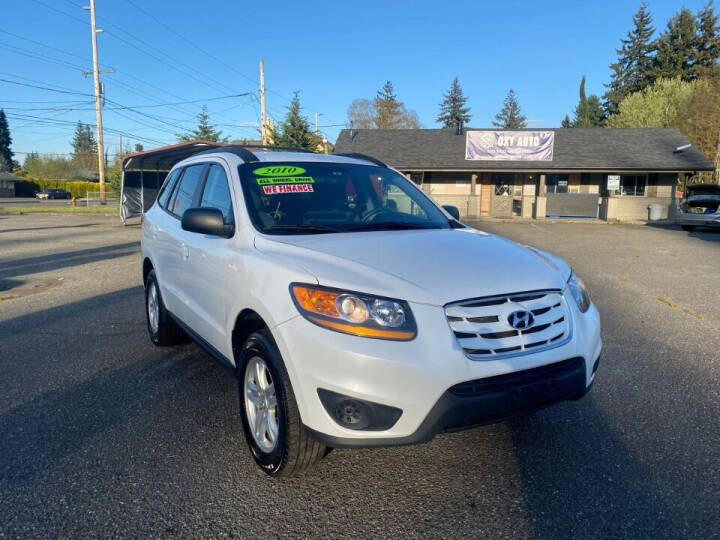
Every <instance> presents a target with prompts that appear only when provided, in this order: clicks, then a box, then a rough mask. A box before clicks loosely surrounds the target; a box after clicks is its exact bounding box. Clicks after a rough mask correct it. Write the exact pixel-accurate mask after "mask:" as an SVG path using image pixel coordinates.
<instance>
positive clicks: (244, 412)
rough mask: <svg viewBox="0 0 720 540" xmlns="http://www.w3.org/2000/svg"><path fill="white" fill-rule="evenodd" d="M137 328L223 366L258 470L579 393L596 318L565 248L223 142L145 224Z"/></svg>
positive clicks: (189, 163) (395, 184)
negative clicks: (141, 320) (501, 232)
mask: <svg viewBox="0 0 720 540" xmlns="http://www.w3.org/2000/svg"><path fill="white" fill-rule="evenodd" d="M142 274H143V283H144V284H145V298H146V310H145V312H146V316H147V326H148V331H149V334H150V338H151V340H152V341H153V343H155V344H156V345H159V346H166V345H171V344H174V343H178V342H179V341H181V340H182V339H183V338H184V337H185V336H190V337H191V338H192V339H193V340H194V341H196V342H197V343H198V344H199V345H200V346H202V347H203V348H204V349H205V350H207V351H208V352H209V353H210V354H211V355H212V356H214V357H215V358H216V359H218V360H219V361H221V362H222V363H224V364H226V365H227V366H229V367H230V368H231V369H233V370H234V373H235V374H236V377H237V382H238V388H239V397H240V399H239V401H240V416H241V419H242V426H243V431H244V434H245V438H246V441H247V444H248V447H249V449H250V451H251V453H252V455H253V457H254V459H255V461H256V462H257V464H258V465H259V466H260V467H261V468H262V469H263V470H265V471H266V472H267V473H269V474H271V475H275V476H289V475H294V474H297V473H300V472H302V471H303V470H305V469H307V468H308V467H310V466H311V465H313V464H314V463H316V462H317V461H318V460H319V459H321V458H322V457H323V456H324V455H326V453H327V452H328V451H329V450H330V449H332V448H348V447H373V446H388V445H403V444H414V443H421V442H426V441H429V440H430V439H432V438H433V437H434V436H435V435H436V434H438V433H441V432H448V431H456V430H462V429H467V428H470V427H474V426H479V425H482V424H488V423H492V422H498V421H501V420H504V419H506V418H509V417H512V416H515V415H518V414H523V413H527V412H530V411H533V410H536V409H539V408H541V407H545V406H548V405H551V404H553V403H557V402H559V401H563V400H575V399H578V398H580V397H582V396H583V395H584V394H585V393H586V392H587V391H588V390H589V388H590V386H591V385H592V383H593V380H594V377H595V373H596V370H597V367H598V363H599V360H600V352H601V348H602V347H601V338H600V317H599V314H598V311H597V309H596V308H595V306H594V305H593V303H592V302H591V300H590V297H589V295H588V293H587V291H586V289H585V286H584V285H583V282H582V281H581V280H580V278H579V277H578V276H577V275H576V274H575V273H574V272H573V271H572V269H571V268H570V266H568V264H567V263H566V262H565V261H563V260H562V259H560V258H558V257H556V256H554V255H552V254H550V253H547V252H544V251H541V250H538V249H534V248H531V247H526V246H522V245H518V244H516V243H514V242H511V241H509V240H506V239H504V238H501V237H499V236H495V235H492V234H487V233H485V232H481V231H478V230H476V229H473V228H470V227H467V226H465V225H463V224H462V223H461V222H460V221H459V215H458V212H457V208H454V207H441V206H439V205H438V204H436V203H435V202H434V201H433V200H432V199H431V198H429V197H428V196H427V195H425V194H424V193H423V192H422V190H420V189H419V188H418V187H416V186H415V184H413V182H411V181H410V180H408V179H407V178H405V177H404V176H403V175H402V174H400V173H399V172H397V171H395V170H394V169H392V168H391V167H388V166H387V165H385V164H383V163H382V162H380V161H378V160H376V159H374V158H372V157H369V156H363V155H359V154H348V155H339V154H338V155H321V154H313V153H303V152H297V151H265V150H263V151H257V150H256V151H254V152H251V151H250V150H248V149H247V148H244V147H236V146H228V147H221V148H215V149H212V150H209V151H205V152H202V153H200V154H196V155H194V156H192V157H190V158H188V159H186V160H184V161H182V162H180V163H178V164H176V165H175V166H174V167H173V169H172V170H171V171H170V173H169V174H168V176H167V179H166V181H165V183H164V185H163V187H162V188H161V191H160V193H159V195H158V198H157V200H156V201H155V203H154V205H153V206H152V208H150V210H149V211H148V212H147V213H146V214H145V216H144V219H143V223H142Z"/></svg>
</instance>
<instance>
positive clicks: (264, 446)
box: [236, 330, 327, 477]
mask: <svg viewBox="0 0 720 540" xmlns="http://www.w3.org/2000/svg"><path fill="white" fill-rule="evenodd" d="M236 377H237V380H238V389H239V397H240V416H241V417H242V424H243V431H244V433H245V440H246V441H247V444H248V446H249V448H250V451H251V453H252V455H253V458H254V459H255V462H256V463H257V465H258V466H259V467H260V468H261V469H262V470H263V471H265V472H266V473H267V474H269V475H271V476H278V477H280V476H282V477H288V476H296V475H298V474H301V473H302V472H304V471H305V470H307V469H308V468H310V467H311V466H313V465H314V464H315V463H317V462H318V461H320V460H321V459H322V458H323V457H324V456H325V455H326V454H327V451H326V448H325V445H323V444H321V443H319V442H317V441H316V440H315V439H313V438H312V437H311V436H310V434H309V433H308V432H307V430H306V429H305V426H304V425H303V423H302V420H301V418H300V412H299V410H298V406H297V402H296V401H295V393H294V392H293V389H292V385H291V384H290V378H289V377H288V374H287V370H286V369H285V364H284V363H283V360H282V357H281V356H280V352H279V351H278V350H277V347H276V346H275V343H274V341H273V339H272V336H271V335H270V333H269V332H268V331H267V330H260V331H258V332H254V333H253V334H251V335H250V337H249V338H248V339H247V341H246V342H245V343H244V344H243V346H242V349H241V350H240V351H239V354H238V358H237V368H236Z"/></svg>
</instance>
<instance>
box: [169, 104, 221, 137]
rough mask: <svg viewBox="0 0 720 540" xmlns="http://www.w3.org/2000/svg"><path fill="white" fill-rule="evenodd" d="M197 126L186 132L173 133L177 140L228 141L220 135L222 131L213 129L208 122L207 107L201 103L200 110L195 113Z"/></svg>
mask: <svg viewBox="0 0 720 540" xmlns="http://www.w3.org/2000/svg"><path fill="white" fill-rule="evenodd" d="M197 119H198V126H197V127H196V128H195V129H193V130H192V131H190V132H188V133H181V134H177V135H175V137H176V138H177V140H178V142H187V141H194V140H196V139H198V140H202V141H211V142H223V143H225V142H228V138H227V137H223V136H222V131H220V130H218V129H215V127H214V126H213V125H211V124H210V115H208V112H207V107H206V106H205V105H203V107H202V110H201V111H200V113H199V114H198V115H197Z"/></svg>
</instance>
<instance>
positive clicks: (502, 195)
mask: <svg viewBox="0 0 720 540" xmlns="http://www.w3.org/2000/svg"><path fill="white" fill-rule="evenodd" d="M513 176H514V175H513V174H512V173H494V174H493V183H492V190H493V196H492V215H493V216H495V217H510V216H512V208H513V180H514V179H513Z"/></svg>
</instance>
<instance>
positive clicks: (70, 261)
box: [0, 242, 140, 278]
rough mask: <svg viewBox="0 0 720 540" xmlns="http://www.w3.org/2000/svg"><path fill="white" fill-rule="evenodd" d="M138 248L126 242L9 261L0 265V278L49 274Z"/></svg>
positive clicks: (130, 251) (134, 251) (129, 252)
mask: <svg viewBox="0 0 720 540" xmlns="http://www.w3.org/2000/svg"><path fill="white" fill-rule="evenodd" d="M139 247H140V242H127V243H124V244H113V245H109V246H103V247H99V248H91V249H80V250H73V251H65V252H61V253H53V254H52V255H41V256H39V257H28V258H25V259H16V260H10V261H7V262H3V263H2V264H0V277H2V278H7V277H13V276H22V275H26V274H36V273H40V272H49V271H52V270H59V269H60V268H67V267H70V266H78V265H81V264H88V263H91V262H95V261H101V260H108V259H115V258H118V257H125V256H126V255H132V254H133V253H137V252H138V251H139Z"/></svg>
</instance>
